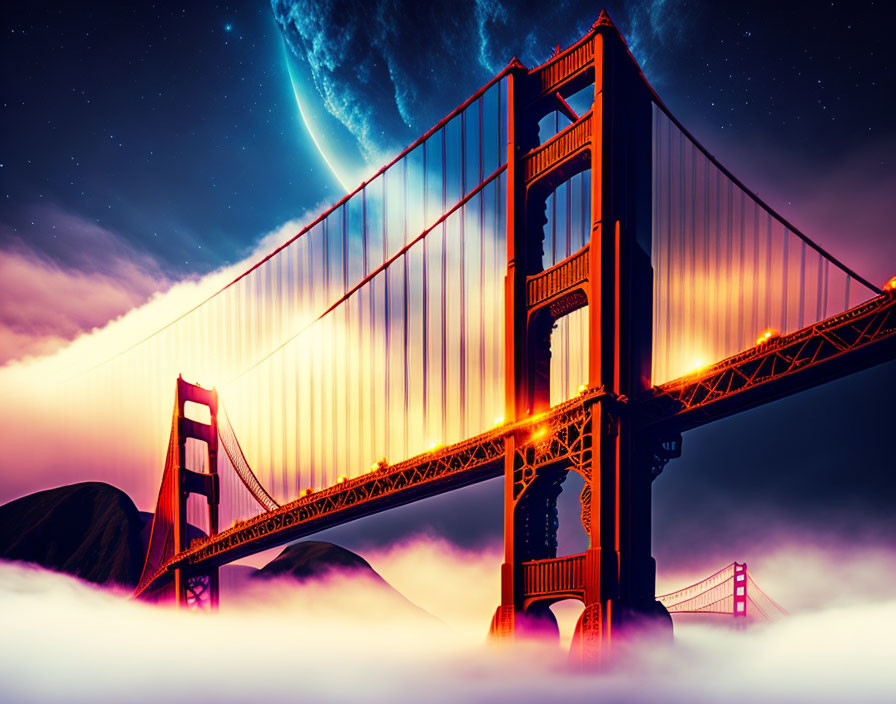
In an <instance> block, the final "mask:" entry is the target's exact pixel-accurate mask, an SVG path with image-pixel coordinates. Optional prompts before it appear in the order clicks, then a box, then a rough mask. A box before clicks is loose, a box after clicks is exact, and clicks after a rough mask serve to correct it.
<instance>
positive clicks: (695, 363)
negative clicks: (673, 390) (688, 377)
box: [688, 357, 709, 374]
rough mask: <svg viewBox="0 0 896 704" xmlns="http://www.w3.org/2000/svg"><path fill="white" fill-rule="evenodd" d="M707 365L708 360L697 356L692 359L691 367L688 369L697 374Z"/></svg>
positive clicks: (690, 372)
mask: <svg viewBox="0 0 896 704" xmlns="http://www.w3.org/2000/svg"><path fill="white" fill-rule="evenodd" d="M707 366H709V365H707V363H706V360H705V359H702V358H701V357H697V358H696V359H694V360H691V368H690V370H689V371H688V373H689V374H696V373H697V372H699V371H703V370H704V369H705V368H706V367H707Z"/></svg>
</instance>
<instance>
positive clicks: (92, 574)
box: [0, 482, 429, 616]
mask: <svg viewBox="0 0 896 704" xmlns="http://www.w3.org/2000/svg"><path fill="white" fill-rule="evenodd" d="M152 518H153V514H151V513H146V512H141V511H138V510H137V507H136V506H135V505H134V502H133V501H131V499H130V497H129V496H128V495H127V494H125V493H124V492H123V491H121V490H120V489H117V488H115V487H114V486H110V485H109V484H104V483H102V482H84V483H80V484H72V485H70V486H62V487H58V488H56V489H48V490H46V491H40V492H37V493H36V494H30V495H28V496H23V497H22V498H20V499H16V500H15V501H10V502H9V503H8V504H5V505H3V506H0V560H16V561H21V562H31V563H34V564H37V565H40V566H41V567H45V568H47V569H51V570H56V571H58V572H65V573H67V574H70V575H74V576H75V577H79V578H81V579H84V580H87V581H90V582H95V583H97V584H115V585H120V586H124V587H135V586H136V585H137V581H138V580H139V579H140V571H141V570H142V569H143V560H144V557H145V555H146V547H147V544H148V542H149V532H150V528H151V526H152ZM187 534H188V539H192V538H194V537H197V536H199V535H202V533H201V531H199V530H198V529H197V528H195V527H194V526H189V527H188V531H187ZM228 571H229V572H232V573H233V574H229V575H228V576H227V577H225V578H224V581H225V582H228V583H229V582H232V583H233V586H236V587H239V586H240V585H241V584H246V583H247V580H248V581H255V580H264V579H273V578H278V577H289V578H293V579H296V580H298V581H303V580H306V579H313V578H319V577H325V576H326V575H328V574H329V573H331V572H333V571H338V572H339V573H341V574H343V575H347V576H349V577H350V578H354V577H358V578H363V579H366V580H368V581H369V582H371V583H373V584H374V585H379V587H381V589H382V592H381V593H382V594H384V595H386V596H387V597H389V598H394V599H395V600H396V602H397V603H398V602H400V603H401V604H403V605H405V606H407V607H409V608H411V609H414V610H415V611H417V612H419V613H420V614H426V615H427V616H429V614H428V613H427V612H425V611H423V610H422V609H420V608H419V607H417V606H416V605H414V604H413V603H412V602H410V601H408V600H407V599H406V598H405V597H404V596H402V595H401V594H400V593H399V592H398V591H397V590H396V589H395V588H394V587H392V586H391V585H390V584H389V583H388V582H386V580H384V579H383V578H382V577H381V576H380V575H379V574H378V573H377V572H376V570H374V569H373V568H372V567H371V566H370V564H369V563H368V562H367V561H366V560H365V559H364V558H362V557H361V556H360V555H356V554H355V553H353V552H351V551H349V550H346V549H345V548H341V547H339V546H338V545H334V544H333V543H325V542H320V541H311V540H308V541H303V542H300V543H295V544H294V545H290V546H288V547H287V548H285V549H284V550H283V551H282V552H281V553H280V554H279V555H278V556H277V557H276V558H274V559H273V560H272V561H271V562H269V563H268V564H267V565H265V566H264V567H262V568H261V569H260V570H255V569H253V568H251V567H247V566H241V565H227V566H225V567H224V568H223V572H225V573H226V572H228Z"/></svg>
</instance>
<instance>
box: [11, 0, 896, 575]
mask: <svg viewBox="0 0 896 704" xmlns="http://www.w3.org/2000/svg"><path fill="white" fill-rule="evenodd" d="M547 5H548V4H547V3H541V2H520V3H511V2H501V1H500V0H479V1H478V2H473V3H467V4H463V5H460V4H456V3H453V2H434V3H413V2H409V3H405V2H398V1H397V0H393V1H391V2H388V1H386V2H347V1H328V2H310V1H308V2H301V1H298V2H279V1H278V0H275V1H274V2H273V3H272V4H270V3H267V2H244V3H229V4H216V3H185V4H184V7H182V8H178V7H176V6H175V4H174V3H158V4H150V3H134V4H124V3H110V4H108V5H107V4H105V3H98V2H97V3H89V4H80V5H75V4H71V3H59V4H58V5H57V4H53V3H43V2H33V3H22V4H15V5H12V4H10V5H7V6H5V7H4V9H3V10H2V13H3V31H4V39H3V42H2V46H0V52H2V61H3V66H4V71H3V79H2V80H3V104H2V106H3V111H2V147H0V187H2V194H3V197H2V206H0V287H2V288H0V361H7V360H13V359H16V358H20V357H23V356H25V355H27V354H39V353H41V352H48V351H51V350H53V349H55V348H58V347H59V346H60V345H62V344H64V343H65V341H66V340H69V339H72V338H73V337H75V336H76V335H77V334H78V333H79V332H82V331H85V330H89V329H91V328H92V327H94V326H98V325H102V324H104V323H105V322H106V321H108V320H109V319H111V318H113V317H115V316H116V315H119V314H121V313H123V312H125V311H126V310H128V309H130V308H131V307H133V306H136V305H139V304H140V303H142V302H143V301H144V300H146V299H147V298H148V297H149V296H151V295H152V294H153V293H154V292H156V291H159V290H164V289H165V288H167V287H168V286H170V285H171V284H172V283H174V282H176V281H179V280H182V279H184V278H189V277H196V276H199V275H202V274H205V273H208V272H210V271H212V270H214V269H216V268H218V267H220V266H222V265H224V264H226V263H231V262H234V261H238V260H239V259H241V258H242V257H243V256H245V255H246V254H247V253H248V252H249V251H251V250H252V248H253V246H255V245H256V244H257V242H258V241H259V239H260V238H261V237H262V236H263V235H264V234H265V233H268V232H270V231H272V230H274V229H276V228H278V227H279V226H281V225H282V224H283V223H284V222H286V221H288V220H290V219H294V218H302V217H303V215H304V214H305V213H307V212H309V211H312V210H314V209H316V208H320V207H321V206H322V205H324V204H326V203H329V202H333V201H335V200H337V199H338V198H339V197H340V196H341V195H342V194H343V193H344V189H343V188H342V186H341V185H340V182H339V180H338V179H337V178H336V176H334V174H333V172H332V171H331V170H330V168H329V167H328V166H327V164H326V163H325V161H324V160H323V158H322V157H321V154H320V152H319V151H318V148H317V147H316V146H315V144H314V142H313V141H312V139H311V138H310V135H309V132H308V130H307V128H306V126H305V124H304V121H303V119H302V117H301V116H300V114H299V110H298V108H297V104H296V97H295V93H294V91H298V92H300V93H301V94H302V95H303V96H304V98H305V100H307V101H308V102H307V104H306V105H305V106H304V108H305V110H306V116H308V115H310V116H311V121H312V123H314V125H313V127H314V129H317V130H318V136H319V138H320V141H321V143H322V147H323V149H324V151H325V152H329V153H330V154H331V155H334V154H335V155H338V156H339V158H340V159H341V160H342V161H343V164H344V165H345V164H347V166H345V167H344V173H343V174H342V176H343V178H344V179H345V178H346V173H348V174H349V177H354V176H358V175H359V174H363V173H364V172H365V171H366V170H368V169H369V168H370V167H375V166H378V165H379V163H380V162H381V161H382V160H384V159H385V158H386V157H387V156H388V155H390V154H394V153H395V152H396V151H397V150H398V149H399V148H401V147H402V146H404V145H406V144H407V143H409V142H410V141H412V140H413V139H414V138H415V137H416V136H417V135H419V134H420V133H422V132H423V131H424V130H425V129H427V128H428V127H429V126H431V125H432V124H433V123H435V122H436V121H437V120H438V119H439V118H440V117H442V116H443V115H444V114H445V113H447V112H448V111H450V110H451V109H452V108H453V107H454V106H456V105H457V104H459V103H460V102H462V101H463V100H464V99H465V98H466V97H467V96H468V95H469V94H470V93H472V92H473V91H474V90H475V89H476V88H478V87H479V86H480V85H481V84H482V83H484V82H485V81H486V80H488V78H490V77H491V76H492V75H493V74H494V73H496V72H497V71H499V70H501V69H502V68H503V67H504V66H505V65H506V64H507V62H508V61H509V60H510V58H511V57H512V56H514V55H516V56H518V57H519V58H520V59H521V60H522V61H523V62H524V63H526V64H527V65H529V66H532V65H535V64H537V63H540V62H541V61H543V60H545V59H546V58H548V56H549V55H550V53H551V51H552V49H553V47H554V45H556V44H560V45H563V46H566V45H568V44H570V43H571V42H572V41H574V40H576V39H578V38H579V37H580V36H581V35H582V34H584V32H585V31H586V30H587V28H588V27H590V25H591V24H592V23H593V22H594V20H595V19H596V17H597V15H598V13H599V10H600V6H599V5H595V4H593V3H585V2H559V3H553V4H551V7H546V6H547ZM607 9H608V10H609V12H610V14H611V16H612V17H613V19H614V21H615V22H616V24H617V26H618V27H619V28H620V30H621V31H622V33H623V35H624V36H625V37H626V39H627V41H628V42H629V45H630V47H631V49H632V51H633V53H634V55H635V57H636V58H637V59H638V60H639V62H641V65H642V67H643V69H644V72H645V75H646V76H647V78H648V80H649V81H651V83H652V84H653V85H654V87H655V88H656V90H657V92H658V93H659V94H660V96H661V97H662V98H663V100H664V101H665V102H666V104H667V105H668V106H669V107H670V108H671V110H672V111H673V112H674V113H675V114H676V115H677V116H678V117H679V119H680V120H681V121H682V122H683V123H684V124H685V125H686V126H687V127H688V128H689V129H690V130H691V131H692V132H693V133H694V134H695V135H696V136H697V138H698V139H700V140H701V141H702V142H703V143H704V144H705V145H706V146H707V147H708V148H709V149H710V151H712V152H713V153H714V154H715V155H716V156H718V157H719V158H720V160H721V161H722V162H723V163H724V164H726V166H728V167H729V168H730V169H731V170H732V171H733V172H734V173H735V174H736V175H738V176H739V177H740V178H741V179H742V180H743V181H745V183H746V184H747V185H748V186H750V187H752V188H754V189H755V190H757V191H758V192H759V193H760V195H761V196H762V197H763V198H764V199H765V200H766V201H767V202H768V203H769V204H771V205H772V206H773V207H776V208H778V209H779V210H780V211H781V212H782V214H783V215H784V216H785V217H788V218H789V219H790V220H792V221H793V222H795V223H796V224H797V225H798V226H800V227H801V228H802V229H803V230H804V231H805V232H806V233H807V234H809V235H810V236H811V237H813V238H814V239H815V240H816V241H817V242H819V243H820V244H821V245H822V246H824V247H825V248H827V249H828V250H829V251H831V252H832V253H833V254H835V255H836V256H838V257H839V258H840V259H842V260H843V261H844V262H845V263H847V264H848V265H850V266H852V267H854V268H855V269H857V270H858V271H859V272H860V273H862V274H863V275H865V276H866V277H868V278H869V279H871V280H872V281H874V282H875V283H878V284H881V283H883V281H885V280H886V279H887V278H889V276H891V275H893V274H894V273H896V233H894V229H893V226H892V224H891V223H893V222H896V197H894V195H896V120H894V118H893V116H894V114H896V80H894V68H896V66H894V60H896V49H894V42H893V40H892V27H893V21H894V20H896V17H894V16H893V13H894V10H893V9H891V8H890V6H889V4H888V3H883V2H876V3H875V2H850V3H845V2H825V3H798V2H792V3H788V2H774V3H772V2H752V3H743V2H738V3H734V2H731V3H729V2H711V3H710V2H707V3H694V2H678V1H676V0H652V1H649V0H645V1H643V2H638V3H618V2H608V3H607ZM288 62H289V65H290V66H291V67H292V72H293V78H292V80H291V78H290V69H288V67H287V66H288ZM293 82H295V83H296V85H293ZM352 158H354V159H355V162H354V163H350V161H351V159H352ZM349 185H350V186H351V185H354V184H353V183H350V184H349ZM98 280H101V281H102V282H103V286H104V288H103V289H102V291H103V293H102V299H103V304H102V305H90V306H87V305H82V304H81V303H82V302H83V300H84V296H86V295H87V294H86V293H84V291H86V290H87V289H86V288H84V287H86V286H89V284H87V283H84V282H86V281H98ZM43 281H50V282H53V281H57V282H61V284H60V285H59V286H53V285H43V284H42V282H43ZM91 291H92V293H91V295H96V294H95V292H94V291H93V290H92V289H91ZM79 292H81V293H79ZM894 388H896V364H894V363H890V364H889V365H885V366H882V367H879V368H877V369H875V370H872V371H869V372H865V373H863V374H860V375H856V376H854V377H851V378H848V379H846V380H844V381H841V382H837V383H834V384H829V385H827V386H825V387H822V388H819V389H815V390H813V391H811V392H807V393H804V394H801V395H800V396H797V397H794V398H791V399H788V400H785V401H782V402H779V403H777V404H774V405H773V406H771V407H768V408H764V409H760V410H757V411H754V412H751V413H749V414H745V415H743V416H739V417H736V418H732V419H729V420H727V421H724V422H722V423H719V424H717V425H714V426H712V427H710V428H706V429H703V430H700V431H695V432H693V433H691V434H689V435H687V436H686V437H685V444H684V453H685V454H684V458H683V459H681V460H677V461H675V462H673V463H671V464H670V465H669V466H668V468H667V472H666V474H664V475H663V477H661V479H660V480H658V482H657V484H656V485H655V486H656V492H655V493H656V496H657V515H656V542H657V554H658V555H659V556H660V557H661V558H662V557H663V556H668V557H669V558H670V559H673V558H674V559H684V557H686V556H687V554H689V553H688V551H694V550H700V549H704V550H711V549H715V546H716V545H718V544H723V545H730V544H733V543H736V544H738V545H740V544H743V545H749V544H750V541H749V540H748V539H747V538H745V537H743V536H744V534H745V533H744V531H749V530H751V529H753V528H756V526H759V525H764V526H765V533H764V534H763V535H764V536H765V538H764V539H772V538H773V537H774V530H777V529H778V528H781V529H786V530H791V531H805V532H806V533H808V534H813V533H818V534H821V533H823V532H824V531H841V530H843V531H846V530H847V528H848V530H850V531H853V532H854V534H855V535H879V534H885V533H886V531H887V530H892V529H893V528H894V527H896V526H894V519H893V518H892V509H891V506H892V502H893V499H894V498H896V480H894V473H893V472H892V469H891V467H892V446H891V442H892V441H891V439H890V438H891V437H892V427H893V422H894V420H896V414H894V411H893V407H892V401H891V398H888V396H890V397H891V396H892V391H893V389H894ZM496 500H497V502H498V503H497V504H496V503H495V502H496ZM499 504H500V488H499V487H498V488H496V487H495V486H494V485H493V484H492V485H487V486H484V487H479V488H472V489H468V490H465V491H464V492H462V493H460V494H456V495H453V496H450V497H442V498H440V499H436V500H433V501H431V502H426V503H425V504H421V505H419V506H412V507H409V508H407V509H404V510H403V511H400V512H396V513H395V514H394V515H390V516H387V517H382V518H377V519H368V520H366V521H364V522H363V523H361V524H358V525H357V526H355V527H346V528H344V529H341V530H340V531H336V532H335V533H334V535H336V536H337V537H340V538H341V539H343V540H344V542H346V543H353V544H361V543H363V542H364V541H371V540H372V541H374V542H375V541H376V540H383V539H389V538H392V537H396V536H398V535H403V534H406V533H408V532H410V531H411V530H412V529H414V527H415V526H416V527H419V526H420V525H421V524H423V525H429V526H431V527H432V530H434V531H435V532H441V533H445V534H447V535H449V536H451V537H452V538H454V539H456V540H458V541H460V542H466V543H475V542H476V541H478V540H490V539H492V538H493V537H494V536H495V535H496V534H497V533H498V532H499V531H500V515H499V513H498V512H497V511H496V510H491V507H492V506H493V505H499ZM471 506H472V507H474V508H473V509H471V508H470V507H471ZM479 508H483V509H484V510H482V511H479ZM682 509H686V510H684V511H683V510H682ZM683 514H685V515H684V517H682V515H683ZM769 516H772V517H773V519H769V518H768V517H769ZM708 520H714V521H716V524H717V525H718V526H719V528H718V530H717V532H716V533H710V534H707V532H706V531H705V528H701V527H702V526H705V525H706V521H708ZM701 530H702V533H701ZM869 539H870V538H869ZM732 541H733V543H732ZM738 541H740V542H738ZM701 546H702V547H701ZM745 549H746V548H745ZM735 557H738V555H732V556H731V559H734V558H735ZM738 559H740V558H739V557H738Z"/></svg>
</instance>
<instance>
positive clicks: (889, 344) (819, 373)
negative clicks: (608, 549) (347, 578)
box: [136, 292, 896, 596]
mask: <svg viewBox="0 0 896 704" xmlns="http://www.w3.org/2000/svg"><path fill="white" fill-rule="evenodd" d="M892 359H896V293H894V292H888V293H886V294H884V295H882V296H878V297H877V298H874V299H872V300H870V301H868V302H867V303H864V304H862V305H860V306H857V307H855V308H853V309H851V310H849V311H847V312H845V313H843V314H841V315H837V316H834V317H832V318H829V319H827V320H824V321H822V322H820V323H817V324H815V325H812V326H809V327H807V328H804V329H803V330H799V331H797V332H795V333H792V334H790V335H785V336H782V337H780V338H775V339H773V340H771V341H770V342H768V343H763V344H761V345H757V346H756V347H754V348H752V349H750V350H747V351H745V352H742V353H741V354H738V355H735V356H733V357H730V358H728V359H726V360H723V361H722V362H719V363H718V364H715V365H713V366H712V367H710V368H708V369H706V370H704V371H703V372H701V373H700V374H696V375H691V376H688V377H684V378H682V379H678V380H675V381H673V382H670V383H668V384H664V385H663V386H661V387H658V388H656V389H653V390H652V391H651V392H650V394H649V396H648V397H647V398H644V399H637V400H634V401H632V402H631V405H632V406H633V410H635V412H637V413H638V414H639V416H640V417H641V418H642V421H643V422H644V424H645V425H646V426H649V427H663V428H667V429H672V430H676V431H678V432H681V431H685V430H689V429H692V428H695V427H698V426H700V425H703V424H705V423H709V422H711V421H713V420H716V419H718V418H722V417H725V416H728V415H732V414H734V413H738V412H740V411H744V410H747V409H750V408H753V407H755V406H758V405H760V404H762V403H767V402H769V401H773V400H775V399H778V398H781V397H783V396H786V395H788V394H792V393H796V392H797V391H800V390H802V389H805V388H807V387H809V386H812V385H814V384H818V383H821V382H822V381H826V380H832V379H835V378H839V377H842V376H846V375H847V374H850V373H853V372H856V371H859V370H861V369H864V368H867V367H870V366H873V365H875V364H878V363H881V362H885V361H888V360H892ZM601 398H602V393H601V392H598V391H595V390H589V391H587V392H585V393H583V394H581V395H580V396H578V397H577V398H574V399H571V400H570V401H567V402H565V403H563V404H560V405H558V406H555V407H554V408H552V409H551V411H550V412H549V413H550V416H560V415H562V414H564V413H565V412H566V411H568V410H569V409H570V408H572V407H574V406H577V405H583V404H584V405H587V404H593V403H596V402H598V401H599V400H600V399H601ZM544 420H545V417H544V416H540V417H537V418H527V419H525V420H523V421H520V422H518V423H512V424H505V425H502V426H499V427H497V428H494V429H492V430H489V431H487V432H485V433H482V434H481V435H478V436H476V437H473V438H470V439H468V440H464V441H463V442H460V443H457V444H455V445H451V446H448V447H445V448H440V449H437V450H434V451H431V452H427V453H424V454H422V455H419V456H417V457H412V458H410V459H408V460H405V461H403V462H401V463H398V464H396V465H392V466H389V465H387V466H384V467H380V468H377V469H375V470H372V471H371V472H369V473H367V474H365V475H362V476H360V477H356V478H353V479H347V480H345V481H344V482H341V483H338V484H336V485H334V486H331V487H328V488H326V489H323V490H321V491H318V492H314V493H310V494H308V495H306V496H303V497H301V498H299V499H296V500H295V501H292V502H290V503H288V504H284V505H283V506H281V507H280V508H278V509H276V510H274V511H268V512H265V513H263V514H261V515H259V516H257V517H255V518H253V519H250V520H248V521H242V522H238V523H237V524H235V525H234V526H232V527H230V528H228V529H226V530H224V531H222V532H220V533H218V534H216V535H213V536H211V537H209V538H204V539H200V540H196V541H194V542H193V543H192V544H191V546H190V547H189V548H188V549H187V550H185V551H183V552H182V553H180V554H178V555H175V556H174V557H173V558H171V559H170V560H168V561H167V562H166V563H165V564H164V565H162V567H161V568H160V569H159V570H158V571H157V572H156V573H155V575H154V576H153V578H152V580H151V581H150V582H148V583H147V584H146V585H145V586H144V588H143V589H142V590H141V591H138V592H137V594H136V595H137V596H140V595H142V594H147V593H151V592H153V591H154V590H155V589H157V588H159V587H160V586H161V585H162V584H163V583H165V582H167V581H168V579H170V574H171V570H173V569H175V568H181V569H185V570H187V571H193V572H196V573H201V572H202V571H203V569H208V568H212V567H215V566H219V565H222V564H226V563H228V562H232V561H234V560H237V559H239V558H241V557H245V556H246V555H250V554H253V553H256V552H259V551H261V550H265V549H267V548H271V547H275V546H277V545H282V544H284V543H287V542H290V541H292V540H296V539H298V538H301V537H303V536H306V535H309V534H312V533H316V532H319V531H321V530H324V529H326V528H330V527H333V526H336V525H339V524H342V523H346V522H348V521H351V520H354V519H356V518H361V517H363V516H368V515H371V514H373V513H377V512H379V511H384V510H387V509H390V508H394V507H396V506H401V505H403V504H407V503H410V502H413V501H417V500H419V499H424V498H428V497H431V496H436V495H438V494H441V493H444V492H446V491H450V490H453V489H457V488H460V487H463V486H467V485H470V484H474V483H476V482H480V481H484V480H486V479H492V478H495V477H499V476H501V475H502V473H503V471H504V457H505V439H506V438H507V437H508V436H510V435H513V434H517V437H518V438H519V439H522V440H523V441H524V440H525V438H526V437H528V434H530V433H531V426H532V425H533V424H536V423H543V422H544ZM551 459H552V460H556V459H562V458H559V457H556V458H551Z"/></svg>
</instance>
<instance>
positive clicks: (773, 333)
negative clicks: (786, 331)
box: [756, 330, 781, 345]
mask: <svg viewBox="0 0 896 704" xmlns="http://www.w3.org/2000/svg"><path fill="white" fill-rule="evenodd" d="M775 337H781V334H780V333H779V332H778V331H777V330H766V331H765V332H763V333H762V334H761V335H760V336H759V337H757V338H756V344H757V345H761V344H763V343H766V342H768V341H769V340H771V339H773V338H775Z"/></svg>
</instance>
